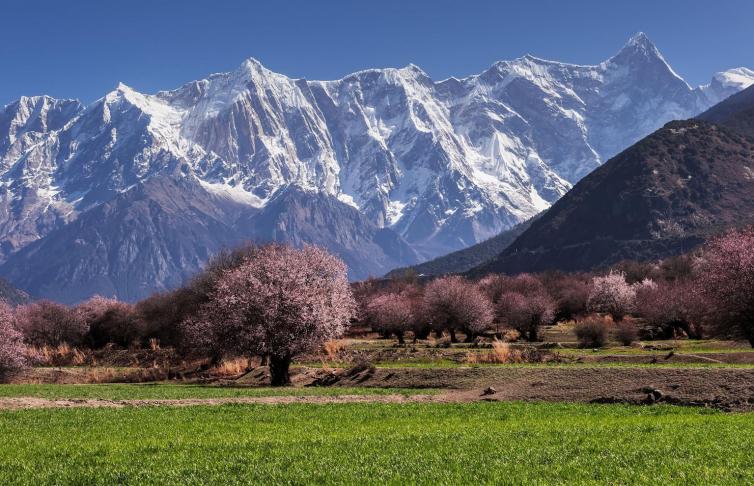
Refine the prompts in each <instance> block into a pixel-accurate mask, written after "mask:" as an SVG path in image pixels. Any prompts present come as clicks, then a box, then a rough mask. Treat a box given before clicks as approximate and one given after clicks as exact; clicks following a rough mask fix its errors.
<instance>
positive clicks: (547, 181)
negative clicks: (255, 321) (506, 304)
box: [0, 34, 754, 270]
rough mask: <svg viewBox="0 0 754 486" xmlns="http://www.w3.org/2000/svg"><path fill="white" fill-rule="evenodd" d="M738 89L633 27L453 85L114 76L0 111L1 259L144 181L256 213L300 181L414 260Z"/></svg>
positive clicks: (405, 75) (261, 70)
mask: <svg viewBox="0 0 754 486" xmlns="http://www.w3.org/2000/svg"><path fill="white" fill-rule="evenodd" d="M752 82H754V72H752V71H750V70H748V69H745V68H738V69H734V70H731V71H727V72H725V73H718V74H716V75H715V77H714V78H713V80H712V81H711V83H710V84H708V85H705V86H702V87H699V88H691V87H690V86H689V85H688V84H687V83H686V82H685V81H684V80H683V79H682V78H680V77H679V76H678V75H677V74H676V73H675V72H674V71H673V70H672V68H671V67H670V66H669V64H668V63H667V62H666V61H665V59H664V58H663V57H662V55H661V54H660V53H659V51H658V50H657V49H656V48H655V46H654V45H653V44H652V43H651V42H650V41H649V39H647V37H646V36H645V35H643V34H637V35H636V36H634V37H633V38H632V39H631V40H630V41H629V42H628V43H627V44H626V45H625V46H624V47H623V48H622V49H621V50H620V52H619V53H618V54H616V55H615V56H613V57H612V58H610V59H608V60H607V61H605V62H603V63H600V64H598V65H595V66H580V65H573V64H564V63H558V62H552V61H546V60H542V59H538V58H536V57H532V56H524V57H522V58H519V59H516V60H513V61H502V62H498V63H496V64H494V65H493V66H492V67H490V69H488V70H486V71H485V72H483V73H481V74H478V75H474V76H469V77H467V78H463V79H455V78H450V79H446V80H443V81H434V80H432V79H430V77H429V76H428V75H427V74H426V73H424V72H423V71H422V70H421V69H419V68H418V67H416V66H413V65H410V66H407V67H405V68H401V69H393V68H389V69H372V70H366V71H360V72H357V73H354V74H351V75H349V76H346V77H345V78H343V79H340V80H336V81H307V80H303V79H291V78H288V77H286V76H284V75H281V74H277V73H273V72H271V71H269V70H268V69H266V68H265V67H264V66H262V65H261V64H260V63H259V62H258V61H256V60H254V59H249V60H247V61H245V62H244V63H243V64H242V65H241V66H240V67H239V68H238V69H236V70H235V71H232V72H229V73H221V74H213V75H211V76H209V77H208V78H206V79H203V80H199V81H194V82H191V83H188V84H185V85H184V86H181V87H179V88H178V89H175V90H172V91H161V92H159V93H156V94H154V95H148V94H142V93H139V92H137V91H136V90H134V89H131V88H129V87H127V86H125V85H122V84H121V85H119V86H118V87H117V88H116V89H115V90H114V91H112V92H111V93H108V94H107V95H106V96H104V97H103V98H101V99H100V100H97V101H96V102H94V103H92V104H91V105H90V106H88V107H85V108H84V107H82V106H80V105H79V104H78V103H77V102H73V101H62V100H53V99H51V98H47V97H39V98H24V99H22V100H19V101H18V102H16V103H13V104H11V105H8V106H6V107H5V108H3V109H2V111H0V183H1V184H2V185H1V186H0V187H1V189H0V190H2V193H1V194H0V196H1V197H2V199H1V200H0V243H2V244H0V261H2V260H5V259H7V258H8V256H9V255H11V254H13V253H15V252H17V251H18V250H19V249H21V248H23V247H24V246H25V245H28V244H29V243H31V242H33V241H35V240H39V239H43V238H45V237H46V236H47V235H52V234H53V233H55V230H57V229H59V228H61V227H64V226H66V225H68V224H70V223H71V222H72V221H75V220H76V219H78V218H79V217H80V216H81V215H82V214H85V213H86V212H88V211H91V210H92V209H94V208H97V207H99V206H100V205H102V204H105V203H107V202H109V201H113V200H114V199H116V198H118V197H119V195H120V194H123V193H125V192H127V191H129V190H131V189H132V188H134V187H135V186H139V185H140V184H143V183H144V182H145V181H147V180H149V179H151V178H153V177H155V176H170V177H173V178H178V179H190V180H192V181H196V182H198V183H199V184H200V186H201V187H202V188H203V190H204V193H206V194H212V195H214V196H219V197H221V198H225V199H228V200H232V201H233V202H236V203H240V204H242V205H245V206H247V207H249V208H251V209H254V210H264V209H265V208H266V207H267V206H268V204H270V202H271V201H272V200H274V199H275V196H276V194H278V193H279V192H280V191H281V190H284V189H286V188H288V187H290V186H294V187H298V188H301V189H303V192H302V193H301V194H303V195H305V194H319V195H321V196H325V197H327V198H331V199H332V200H334V201H338V202H339V203H341V204H345V205H348V206H351V207H352V208H355V209H356V210H358V212H359V213H361V214H362V215H363V216H364V217H365V218H366V221H369V222H370V224H371V225H373V226H374V227H375V228H378V229H379V228H385V229H386V230H391V231H394V232H395V233H397V234H398V235H400V236H399V237H400V238H401V240H405V242H408V244H410V245H411V247H413V248H414V250H415V251H417V252H418V253H419V254H420V255H421V256H422V257H424V258H429V257H433V256H437V255H440V254H443V253H447V252H449V251H452V250H456V249H459V248H463V247H466V246H469V245H471V244H473V243H476V242H479V241H482V240H484V239H487V238H489V237H491V236H493V235H495V234H497V233H499V232H500V231H502V230H504V229H507V228H509V227H511V226H513V225H515V224H516V223H518V222H520V221H522V220H525V219H528V218H530V217H531V216H533V215H534V214H536V213H538V212H540V211H542V210H544V209H546V208H547V207H549V206H550V205H551V204H552V203H553V202H554V201H556V200H557V199H558V198H560V196H562V195H563V194H564V193H565V192H566V191H568V189H569V188H570V187H571V186H572V185H573V184H574V183H575V182H577V181H578V180H579V179H581V178H582V177H583V176H585V175H586V174H588V173H589V172H590V171H592V170H593V169H594V168H596V167H598V166H599V165H600V164H602V162H603V161H605V160H607V159H608V158H609V157H611V156H613V155H615V154H616V153H618V152H619V151H620V150H622V149H623V148H625V147H627V146H629V145H631V144H632V143H634V142H635V141H637V140H638V139H640V138H641V137H643V136H645V135H647V134H648V133H651V132H652V131H654V130H655V129H657V128H659V127H660V126H662V125H663V124H664V123H666V122H667V121H669V120H672V119H685V118H689V117H691V116H694V115H696V114H698V113H700V112H701V111H704V110H705V109H707V108H709V107H710V106H712V105H713V104H715V103H717V102H718V101H720V100H721V99H723V98H725V97H727V96H729V95H731V94H733V93H735V92H737V91H739V90H741V89H743V88H744V87H746V86H747V85H748V84H751V83H752ZM192 187H193V186H192ZM199 193H201V191H200V192H199ZM302 197H306V196H302ZM314 199H316V198H314ZM297 204H299V203H297ZM278 206H279V205H278ZM278 206H275V207H278ZM304 206H306V205H302V207H304ZM332 207H333V209H332V210H333V211H341V210H340V209H337V210H336V209H334V208H335V207H337V205H334V206H332ZM312 214H314V213H312ZM323 217H325V216H323ZM325 219H327V217H325ZM268 220H269V221H277V223H276V224H278V225H280V224H284V223H283V222H282V220H279V221H278V220H276V219H275V218H274V217H273V216H269V217H268ZM359 224H362V223H359ZM306 228H307V231H309V232H311V231H313V228H314V226H313V225H311V224H309V223H307V225H306ZM331 230H332V228H330V229H326V230H323V231H331ZM271 231H272V230H271ZM275 232H276V234H288V233H287V232H286V231H282V232H281V231H278V230H275ZM363 234H364V235H365V238H371V237H376V236H374V235H376V233H374V232H373V231H372V230H368V231H367V230H364V232H363ZM369 235H372V236H369ZM314 239H316V238H314ZM334 241H335V240H333V244H334ZM399 254H403V253H400V252H399ZM37 257H39V256H38V255H37ZM391 258H392V257H391ZM410 258H415V255H414V256H411V257H410ZM382 261H385V262H388V261H390V262H394V260H391V259H390V258H387V257H385V258H383V260H382ZM406 263H410V262H408V261H407V262H406ZM17 265H18V264H17ZM370 268H371V267H370ZM385 270H387V268H386V269H385Z"/></svg>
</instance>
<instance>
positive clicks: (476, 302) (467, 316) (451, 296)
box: [424, 276, 494, 342]
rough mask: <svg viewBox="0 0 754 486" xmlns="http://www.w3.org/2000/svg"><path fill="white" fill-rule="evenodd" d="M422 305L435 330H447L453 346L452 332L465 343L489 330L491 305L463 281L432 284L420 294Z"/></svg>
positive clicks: (447, 279)
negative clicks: (424, 306)
mask: <svg viewBox="0 0 754 486" xmlns="http://www.w3.org/2000/svg"><path fill="white" fill-rule="evenodd" d="M424 302H425V304H426V308H427V311H428V312H429V314H430V317H431V321H432V326H433V327H434V328H435V329H436V330H440V329H447V330H448V331H449V332H450V336H451V340H452V341H453V342H456V331H463V332H464V333H465V334H466V337H467V340H470V339H471V338H472V337H473V336H474V334H477V333H480V332H482V331H485V330H486V329H489V327H490V326H491V325H492V321H493V319H494V312H493V309H492V302H490V300H489V298H488V297H487V296H486V295H485V294H484V292H482V291H481V290H480V289H479V287H478V286H477V285H474V284H473V283H471V282H468V281H467V280H466V279H464V278H463V277H458V276H454V277H443V278H438V279H437V280H433V281H432V282H430V283H429V284H428V285H427V288H426V289H425V291H424Z"/></svg>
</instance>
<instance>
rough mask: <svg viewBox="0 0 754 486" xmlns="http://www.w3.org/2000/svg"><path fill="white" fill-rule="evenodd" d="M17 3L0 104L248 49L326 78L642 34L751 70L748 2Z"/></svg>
mask: <svg viewBox="0 0 754 486" xmlns="http://www.w3.org/2000/svg"><path fill="white" fill-rule="evenodd" d="M618 3H619V2H613V1H608V0H601V1H567V0H560V1H554V0H553V1H545V0H542V1H534V0H530V1H527V2H523V1H496V2H493V1H481V0H480V1H473V0H466V1H449V0H433V1H429V0H427V1H410V0H403V1H394V0H378V1H376V0H375V1H359V0H351V1H346V0H342V1H341V0H330V1H325V0H322V1H313V0H310V1H298V0H296V1H274V2H273V1H267V2H254V1H243V2H242V1H229V0H212V1H195V0H184V1H177V0H151V1H145V0H133V1H131V0H129V1H127V2H114V1H113V2H110V1H107V0H98V1H93V0H77V1H74V0H68V1H66V0H57V1H52V0H49V1H34V0H24V1H15V2H7V3H4V5H3V6H2V9H1V12H2V15H1V17H2V22H1V23H0V25H1V26H2V28H0V69H2V71H1V74H0V105H3V104H6V103H8V102H10V101H12V100H14V99H16V98H18V97H19V96H21V95H35V94H49V95H52V96H56V97H66V98H79V99H81V100H83V101H85V102H90V101H93V100H94V99H97V98H99V97H101V96H102V95H104V94H105V93H106V92H107V91H110V90H111V89H113V88H114V87H115V86H116V85H117V83H118V82H119V81H122V82H124V83H126V84H128V85H130V86H132V87H134V88H136V89H138V90H140V91H144V92H154V91H157V90H160V89H170V88H173V87H177V86H179V85H181V84H183V83H184V82H187V81H190V80H193V79H198V78H201V77H204V76H206V75H207V74H209V73H212V72H220V71H227V70H231V69H234V68H235V67H237V66H238V65H240V63H241V62H242V61H243V59H245V58H247V57H255V58H257V59H259V60H260V61H261V62H262V63H263V64H264V65H265V66H267V67H268V68H270V69H272V70H274V71H278V72H281V73H284V74H287V75H289V76H293V77H305V78H308V79H335V78H339V77H342V76H343V75H345V74H347V73H350V72H353V71H355V70H358V69H363V68H367V67H386V66H404V65H406V64H408V63H414V64H417V65H419V66H420V67H421V68H422V69H424V70H425V71H426V72H427V73H429V74H430V76H432V77H433V78H435V79H443V78H446V77H448V76H464V75H468V74H472V73H477V72H480V71H481V70H483V69H485V68H486V67H488V66H489V65H490V64H492V63H493V62H495V61H496V60H501V59H512V58H516V57H519V56H522V55H524V54H527V53H530V54H533V55H536V56H538V57H544V58H549V59H554V60H562V61H568V62H574V63H580V64H592V63H596V62H599V61H601V60H604V59H606V58H607V57H609V56H610V55H612V54H613V53H615V52H616V51H617V50H618V49H619V48H620V47H621V46H622V45H623V44H624V43H625V41H626V40H627V39H628V38H629V37H630V36H631V35H632V34H634V33H635V32H637V31H644V32H646V33H647V34H648V35H649V37H650V38H651V39H652V40H653V41H654V42H655V44H657V46H658V48H659V49H660V51H662V52H663V53H664V54H665V57H666V58H667V59H668V61H669V62H670V64H671V65H672V66H673V67H674V68H675V70H676V71H677V72H678V73H679V74H681V76H683V77H684V78H686V79H687V80H688V81H689V82H690V83H691V84H700V83H706V82H707V81H708V80H709V78H710V77H711V75H712V74H713V73H714V72H716V71H720V70H724V69H728V68H731V67H737V66H747V67H750V68H754V27H752V24H753V23H754V2H752V1H751V0H718V1H709V0H704V1H698V0H686V1H679V0H655V1H645V0H638V1H637V0H634V1H630V2H629V1H624V2H620V5H619V4H618Z"/></svg>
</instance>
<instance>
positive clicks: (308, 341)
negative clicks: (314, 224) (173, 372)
mask: <svg viewBox="0 0 754 486" xmlns="http://www.w3.org/2000/svg"><path fill="white" fill-rule="evenodd" d="M354 312H355V303H354V300H353V296H352V294H351V289H350V286H349V283H348V278H347V275H346V267H345V264H344V263H343V262H342V261H341V260H340V259H338V258H336V257H334V256H332V255H331V254H329V253H328V252H327V251H325V250H322V249H320V248H317V247H313V246H306V247H304V248H303V249H295V248H292V247H289V246H284V245H279V244H272V245H267V246H263V247H258V248H255V249H253V250H251V251H250V252H249V254H248V255H247V256H246V257H245V258H244V259H243V260H242V261H241V262H240V263H239V264H238V266H236V267H235V268H231V269H229V270H227V271H225V272H224V273H223V274H222V276H221V277H220V278H219V279H218V281H217V285H216V287H215V290H214V291H213V292H212V293H211V294H210V301H209V302H208V303H207V304H206V305H204V307H203V308H202V311H201V312H200V315H199V316H198V317H197V318H195V319H192V320H191V321H190V322H189V323H188V325H187V334H188V336H189V337H190V338H193V340H194V343H195V344H196V345H197V346H200V347H209V348H214V349H221V350H223V351H224V352H230V353H236V354H240V355H244V356H248V357H251V356H268V357H269V360H270V374H271V382H272V385H273V386H280V385H286V384H288V383H290V376H289V372H288V370H289V366H290V363H291V360H292V359H293V357H295V356H296V355H298V354H300V353H303V352H307V351H311V350H314V349H316V348H317V347H318V346H320V345H322V344H323V343H324V342H326V341H328V340H330V339H336V338H338V337H340V336H342V335H343V333H344V332H345V330H346V327H347V326H348V324H349V321H350V319H351V318H352V317H353V316H354Z"/></svg>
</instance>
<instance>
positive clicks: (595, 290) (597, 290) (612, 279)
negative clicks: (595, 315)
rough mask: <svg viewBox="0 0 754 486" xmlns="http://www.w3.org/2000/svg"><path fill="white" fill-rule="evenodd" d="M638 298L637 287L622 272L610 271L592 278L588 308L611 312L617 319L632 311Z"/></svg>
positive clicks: (606, 312)
mask: <svg viewBox="0 0 754 486" xmlns="http://www.w3.org/2000/svg"><path fill="white" fill-rule="evenodd" d="M635 300H636V289H635V288H634V287H632V286H631V285H629V284H628V283H627V282H626V277H625V276H624V275H623V274H622V273H615V272H610V273H609V274H608V275H605V276H602V277H594V278H593V279H592V290H591V292H590V293H589V300H588V301H587V308H588V309H589V310H590V311H592V312H601V313H605V314H610V315H611V316H612V318H613V319H614V320H615V321H620V320H621V319H623V316H625V315H626V314H628V313H629V312H631V311H632V310H633V308H634V303H635Z"/></svg>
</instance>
